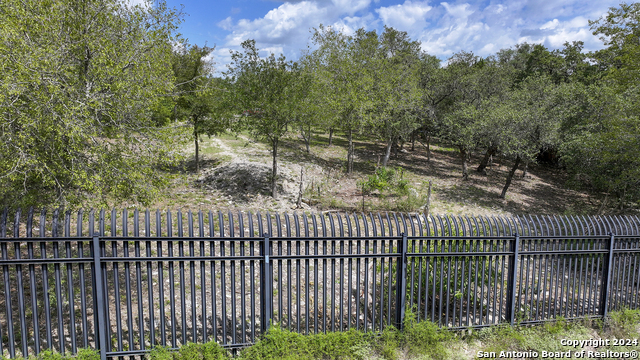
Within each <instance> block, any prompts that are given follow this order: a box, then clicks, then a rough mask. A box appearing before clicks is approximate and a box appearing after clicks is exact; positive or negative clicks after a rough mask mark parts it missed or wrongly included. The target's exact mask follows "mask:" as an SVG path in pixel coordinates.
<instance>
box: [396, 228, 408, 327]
mask: <svg viewBox="0 0 640 360" xmlns="http://www.w3.org/2000/svg"><path fill="white" fill-rule="evenodd" d="M398 253H399V254H400V257H399V258H398V260H397V261H398V262H397V264H396V328H398V330H402V328H403V323H404V313H405V308H406V301H407V234H405V233H402V240H400V241H399V242H398Z"/></svg>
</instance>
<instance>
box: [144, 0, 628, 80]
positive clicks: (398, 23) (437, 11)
mask: <svg viewBox="0 0 640 360" xmlns="http://www.w3.org/2000/svg"><path fill="white" fill-rule="evenodd" d="M134 1H135V0H134ZM167 4H168V5H169V6H170V7H175V8H177V9H182V11H183V12H184V13H185V14H186V15H185V16H184V22H183V23H182V24H181V25H180V32H181V33H182V35H183V36H184V37H186V38H188V39H189V42H190V43H191V44H197V45H204V44H205V43H206V44H207V45H208V46H214V45H215V50H214V52H213V54H212V55H213V60H214V62H215V63H216V65H215V66H216V73H220V72H222V71H225V70H226V64H228V63H229V62H230V59H231V56H230V53H229V51H230V50H234V51H237V50H240V49H241V47H240V44H241V43H242V42H243V41H244V40H246V39H254V40H255V41H256V45H257V47H258V48H259V49H260V50H262V52H261V55H267V54H268V53H270V52H272V53H275V54H276V55H279V54H281V53H283V54H284V55H285V56H286V58H287V59H291V60H296V59H298V57H299V56H300V54H301V52H302V50H304V49H307V48H308V47H309V46H310V47H311V48H313V44H312V43H311V42H310V35H311V32H310V31H312V30H313V28H317V27H318V25H320V24H323V25H325V26H332V27H334V28H336V29H340V30H342V31H344V32H346V33H348V34H350V33H353V32H354V31H355V30H357V29H359V28H365V29H366V30H377V31H378V32H379V33H380V32H381V31H382V30H383V29H384V26H385V25H386V26H390V27H393V28H395V29H398V30H401V31H406V32H407V33H408V34H409V36H410V37H411V39H412V40H418V41H420V42H421V44H422V45H421V46H422V50H424V51H425V52H427V53H429V54H431V55H435V56H437V57H438V58H440V59H441V60H446V59H448V58H449V57H450V56H451V55H453V54H454V53H455V52H458V51H461V50H464V51H471V52H473V53H474V54H476V55H479V56H482V57H486V56H489V55H491V54H495V53H496V52H497V51H498V50H500V49H506V48H510V47H513V46H515V45H516V44H519V43H523V42H529V43H541V44H543V45H545V46H546V47H547V48H549V49H558V48H562V47H563V44H564V43H565V42H567V41H569V42H571V41H578V40H580V41H583V42H584V44H585V50H587V51H589V50H597V49H600V48H602V47H603V44H602V41H601V40H600V39H599V38H598V37H597V36H595V35H593V34H592V32H591V30H590V27H589V20H596V19H598V18H600V17H601V16H602V15H603V14H605V13H606V12H607V10H608V9H609V8H610V7H617V6H618V4H619V2H618V0H598V1H591V0H488V1H486V0H467V1H464V0H461V1H456V0H450V1H446V2H442V1H437V0H435V1H434V0H430V1H417V0H416V1H414V0H402V1H392V0H304V1H300V0H290V1H286V0H239V1H210V0H167Z"/></svg>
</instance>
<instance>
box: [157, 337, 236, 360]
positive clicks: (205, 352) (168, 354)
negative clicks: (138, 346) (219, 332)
mask: <svg viewBox="0 0 640 360" xmlns="http://www.w3.org/2000/svg"><path fill="white" fill-rule="evenodd" d="M148 358H149V359H150V360H226V359H231V357H230V356H229V353H228V352H227V350H225V349H224V348H223V347H222V346H220V345H219V344H218V343H217V342H215V341H210V342H208V343H205V344H195V343H188V344H186V345H183V346H182V347H181V348H180V349H179V350H178V351H171V350H169V348H166V347H163V346H156V347H155V348H153V350H151V352H150V353H149V355H148Z"/></svg>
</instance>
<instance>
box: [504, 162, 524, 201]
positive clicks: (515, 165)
mask: <svg viewBox="0 0 640 360" xmlns="http://www.w3.org/2000/svg"><path fill="white" fill-rule="evenodd" d="M518 165H520V155H518V156H517V157H516V162H515V163H514V164H513V167H512V168H511V171H509V175H507V183H506V184H504V188H502V194H500V198H501V199H504V198H505V197H506V196H507V189H508V188H509V185H511V179H513V175H514V174H515V173H516V170H518Z"/></svg>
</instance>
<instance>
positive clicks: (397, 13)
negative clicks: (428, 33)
mask: <svg viewBox="0 0 640 360" xmlns="http://www.w3.org/2000/svg"><path fill="white" fill-rule="evenodd" d="M431 9H432V7H431V6H429V5H428V3H427V2H426V1H415V2H414V1H411V0H406V1H405V2H404V4H402V5H400V4H398V5H393V6H387V7H381V8H378V9H376V10H375V12H376V13H378V15H379V16H380V19H382V22H383V23H384V24H385V25H387V26H391V27H393V28H396V29H398V30H402V31H407V32H409V33H414V32H419V31H420V30H422V29H424V27H425V26H426V25H427V18H426V16H427V13H429V11H430V10H431Z"/></svg>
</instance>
